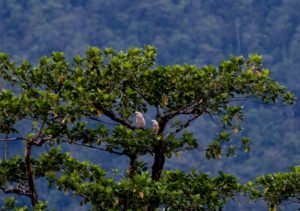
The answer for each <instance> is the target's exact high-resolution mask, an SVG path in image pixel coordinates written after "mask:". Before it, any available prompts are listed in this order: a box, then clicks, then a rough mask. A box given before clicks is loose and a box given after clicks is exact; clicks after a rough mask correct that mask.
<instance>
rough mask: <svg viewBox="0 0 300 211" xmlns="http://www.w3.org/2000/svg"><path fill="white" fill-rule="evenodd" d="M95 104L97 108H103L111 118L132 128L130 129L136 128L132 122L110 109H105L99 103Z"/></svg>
mask: <svg viewBox="0 0 300 211" xmlns="http://www.w3.org/2000/svg"><path fill="white" fill-rule="evenodd" d="M93 105H94V106H95V108H96V109H98V110H101V111H102V112H103V113H104V114H105V115H106V116H108V117H109V118H111V119H112V120H113V121H115V122H118V123H120V124H122V125H124V126H126V127H128V128H130V129H132V130H134V129H135V128H134V126H133V125H132V124H130V123H129V122H127V121H126V120H124V119H122V118H120V117H118V116H117V115H116V114H115V113H113V112H111V111H109V110H105V109H104V108H103V107H102V106H101V105H100V104H99V103H94V104H93Z"/></svg>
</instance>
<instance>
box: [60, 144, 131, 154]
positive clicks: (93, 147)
mask: <svg viewBox="0 0 300 211" xmlns="http://www.w3.org/2000/svg"><path fill="white" fill-rule="evenodd" d="M62 142H64V143H70V142H68V141H62ZM72 144H74V145H78V146H84V147H88V148H92V149H96V150H100V151H105V152H109V153H112V154H117V155H127V154H126V153H125V152H118V151H114V150H107V149H105V148H101V147H96V146H93V145H87V144H82V143H81V144H80V143H75V142H74V143H72Z"/></svg>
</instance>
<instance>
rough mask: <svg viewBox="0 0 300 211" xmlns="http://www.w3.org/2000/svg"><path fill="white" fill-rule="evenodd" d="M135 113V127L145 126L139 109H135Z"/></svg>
mask: <svg viewBox="0 0 300 211" xmlns="http://www.w3.org/2000/svg"><path fill="white" fill-rule="evenodd" d="M135 115H136V125H137V127H138V128H145V126H146V122H145V119H144V117H143V114H142V113H141V112H139V111H136V112H135Z"/></svg>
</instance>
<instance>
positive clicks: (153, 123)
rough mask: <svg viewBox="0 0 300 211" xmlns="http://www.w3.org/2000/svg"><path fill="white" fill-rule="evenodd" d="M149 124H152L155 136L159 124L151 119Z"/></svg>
mask: <svg viewBox="0 0 300 211" xmlns="http://www.w3.org/2000/svg"><path fill="white" fill-rule="evenodd" d="M151 122H152V129H153V131H154V132H155V134H157V133H158V130H159V124H158V122H157V121H156V120H155V119H152V120H151Z"/></svg>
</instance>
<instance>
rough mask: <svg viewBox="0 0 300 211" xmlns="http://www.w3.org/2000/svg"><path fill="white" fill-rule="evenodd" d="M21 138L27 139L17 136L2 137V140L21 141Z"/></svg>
mask: <svg viewBox="0 0 300 211" xmlns="http://www.w3.org/2000/svg"><path fill="white" fill-rule="evenodd" d="M19 140H25V139H24V138H23V137H17V138H1V139H0V141H19Z"/></svg>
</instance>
